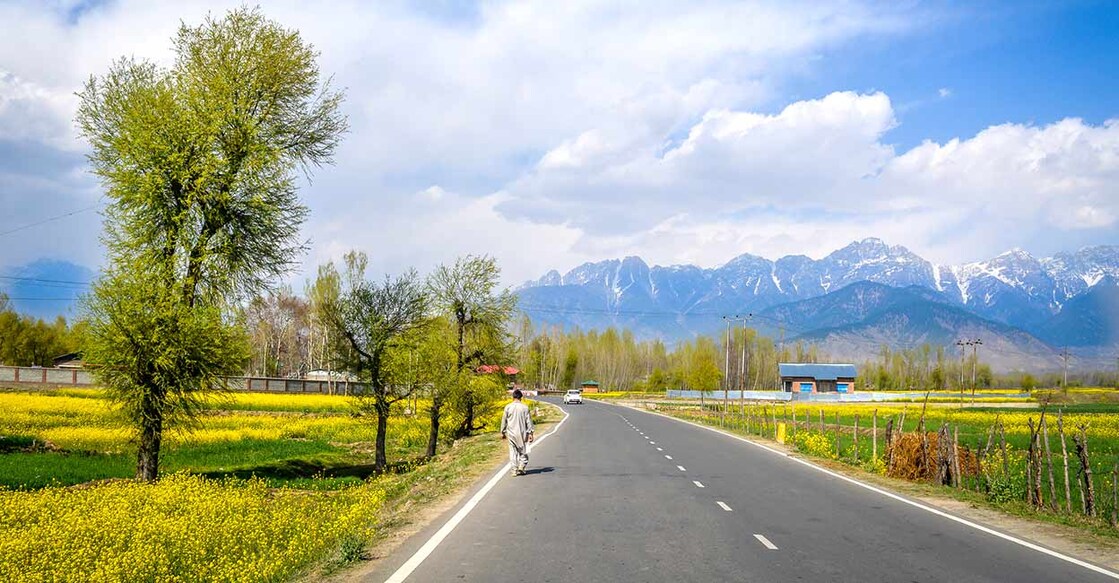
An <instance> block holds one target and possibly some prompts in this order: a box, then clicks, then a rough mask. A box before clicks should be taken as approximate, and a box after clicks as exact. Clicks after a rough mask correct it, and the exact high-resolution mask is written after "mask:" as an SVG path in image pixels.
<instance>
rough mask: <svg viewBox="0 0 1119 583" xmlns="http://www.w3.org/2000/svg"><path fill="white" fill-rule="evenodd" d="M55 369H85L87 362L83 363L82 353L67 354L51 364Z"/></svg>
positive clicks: (57, 357)
mask: <svg viewBox="0 0 1119 583" xmlns="http://www.w3.org/2000/svg"><path fill="white" fill-rule="evenodd" d="M51 364H52V365H53V366H54V367H55V368H83V367H85V362H84V361H82V353H80V352H67V353H66V354H63V355H62V356H56V357H54V361H53V362H52V363H51Z"/></svg>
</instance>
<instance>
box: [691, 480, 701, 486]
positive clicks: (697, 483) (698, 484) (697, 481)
mask: <svg viewBox="0 0 1119 583" xmlns="http://www.w3.org/2000/svg"><path fill="white" fill-rule="evenodd" d="M692 483H693V484H695V487H696V488H702V487H703V484H700V483H699V480H692Z"/></svg>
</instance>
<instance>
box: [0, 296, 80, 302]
mask: <svg viewBox="0 0 1119 583" xmlns="http://www.w3.org/2000/svg"><path fill="white" fill-rule="evenodd" d="M76 299H78V298H76V297H68V298H8V300H9V301H13V302H72V301H74V300H76Z"/></svg>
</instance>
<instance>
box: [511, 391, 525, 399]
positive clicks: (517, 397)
mask: <svg viewBox="0 0 1119 583" xmlns="http://www.w3.org/2000/svg"><path fill="white" fill-rule="evenodd" d="M523 396H524V393H522V392H521V390H520V389H513V398H514V399H520V398H521V397H523Z"/></svg>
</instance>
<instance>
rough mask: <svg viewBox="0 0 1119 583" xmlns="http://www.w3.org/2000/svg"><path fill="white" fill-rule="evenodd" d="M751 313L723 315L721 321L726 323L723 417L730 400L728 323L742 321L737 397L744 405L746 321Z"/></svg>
mask: <svg viewBox="0 0 1119 583" xmlns="http://www.w3.org/2000/svg"><path fill="white" fill-rule="evenodd" d="M751 316H753V314H747V315H746V316H745V317H743V316H739V315H738V314H735V315H734V316H723V321H725V322H726V323H727V341H726V342H727V347H726V348H727V356H726V371H727V376H726V379H725V382H724V383H723V418H724V419H725V418H726V414H727V411H729V410H730V409H729V408H730V402H729V399H728V391H727V389H728V388H729V387H730V323H731V322H742V366H740V367H739V369H738V376H739V378H740V379H741V385H742V391H741V392H740V393H739V395H738V396H739V399H740V400H741V401H742V407H743V409H745V407H746V322H747V321H748V320H749V319H750V317H751Z"/></svg>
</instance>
